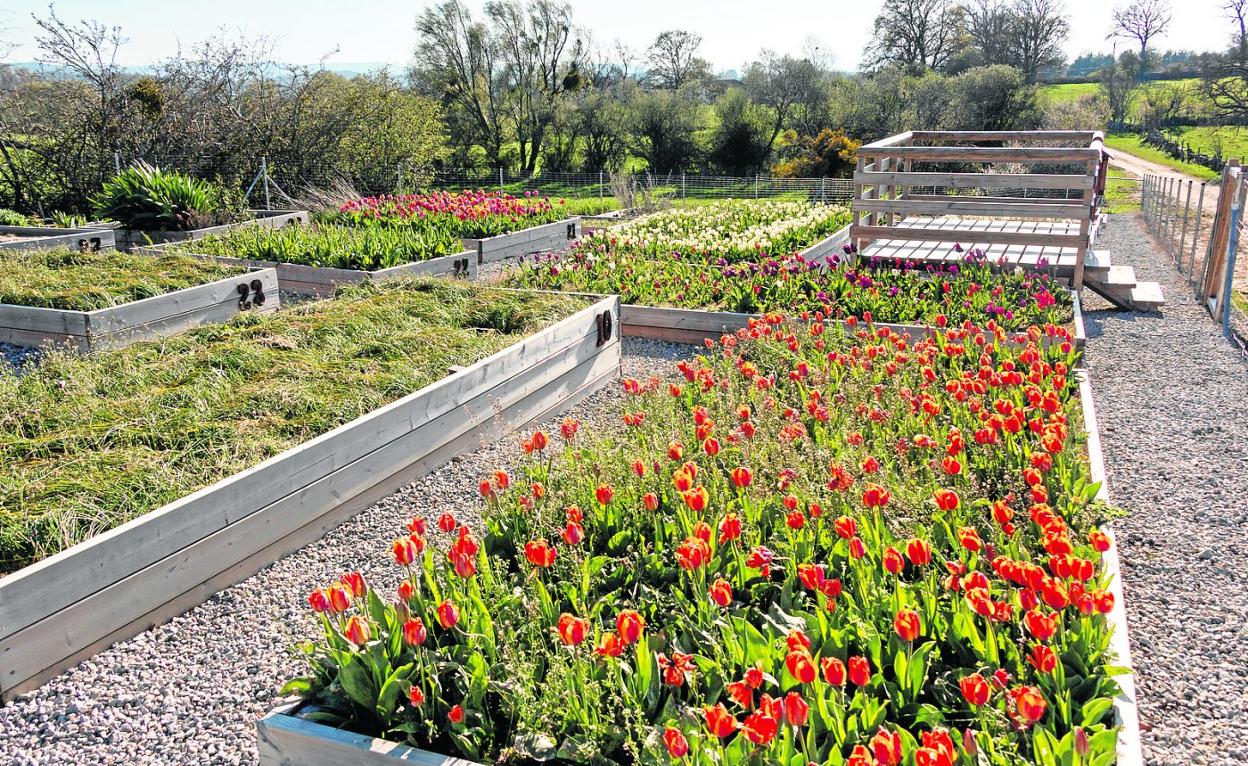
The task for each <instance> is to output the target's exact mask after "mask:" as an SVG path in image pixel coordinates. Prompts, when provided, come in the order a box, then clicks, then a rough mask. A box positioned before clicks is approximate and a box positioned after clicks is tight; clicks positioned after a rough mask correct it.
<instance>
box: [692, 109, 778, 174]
mask: <svg viewBox="0 0 1248 766" xmlns="http://www.w3.org/2000/svg"><path fill="white" fill-rule="evenodd" d="M764 121H765V116H764V115H763V114H762V109H761V108H760V107H758V106H756V105H755V104H754V103H753V102H752V101H750V99H749V98H748V97H746V95H745V91H743V90H741V89H740V88H729V89H728V92H727V93H725V94H724V95H722V96H720V97H719V100H718V101H716V102H715V128H714V130H713V131H712V132H711V146H710V151H709V152H708V153H707V159H708V160H709V161H710V162H711V165H712V166H713V167H714V168H715V169H717V170H719V171H721V172H722V173H724V174H726V175H731V176H744V175H752V174H754V173H757V172H758V171H759V170H761V169H762V168H763V166H764V165H765V164H766V162H767V155H768V138H769V135H768V131H767V127H766V125H765V124H764Z"/></svg>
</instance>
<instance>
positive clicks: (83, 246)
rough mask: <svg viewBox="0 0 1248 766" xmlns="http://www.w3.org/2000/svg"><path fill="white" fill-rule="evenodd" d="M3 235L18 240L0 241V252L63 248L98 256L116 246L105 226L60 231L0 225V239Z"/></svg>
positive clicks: (48, 228)
mask: <svg viewBox="0 0 1248 766" xmlns="http://www.w3.org/2000/svg"><path fill="white" fill-rule="evenodd" d="M5 235H9V236H14V237H19V239H11V240H8V241H2V240H0V250H51V249H53V248H59V247H67V248H69V249H70V250H77V251H78V252H80V253H98V252H100V251H101V250H112V249H113V248H114V247H116V238H115V236H114V233H113V230H112V229H111V228H107V227H105V228H98V229H97V228H91V227H89V226H84V227H79V228H74V229H62V228H59V227H56V226H0V238H3V237H4V236H5Z"/></svg>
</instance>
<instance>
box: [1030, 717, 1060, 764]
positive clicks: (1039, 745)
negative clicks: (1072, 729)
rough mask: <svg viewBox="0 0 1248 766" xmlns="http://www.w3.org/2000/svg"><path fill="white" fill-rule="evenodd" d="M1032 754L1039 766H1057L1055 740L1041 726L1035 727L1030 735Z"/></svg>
mask: <svg viewBox="0 0 1248 766" xmlns="http://www.w3.org/2000/svg"><path fill="white" fill-rule="evenodd" d="M1031 749H1032V754H1033V755H1035V757H1036V762H1037V763H1038V764H1039V766H1057V739H1056V738H1054V736H1053V735H1052V734H1050V733H1049V730H1048V729H1046V728H1044V727H1043V726H1037V727H1036V728H1035V729H1034V730H1033V731H1032V735H1031Z"/></svg>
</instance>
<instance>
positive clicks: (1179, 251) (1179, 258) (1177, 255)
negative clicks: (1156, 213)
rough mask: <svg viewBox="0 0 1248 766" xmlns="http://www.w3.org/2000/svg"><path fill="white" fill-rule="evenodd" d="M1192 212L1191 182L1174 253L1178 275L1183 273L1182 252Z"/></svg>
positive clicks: (1189, 182)
mask: <svg viewBox="0 0 1248 766" xmlns="http://www.w3.org/2000/svg"><path fill="white" fill-rule="evenodd" d="M1191 212H1192V182H1191V181H1188V182H1187V199H1186V200H1185V201H1184V203H1183V231H1182V233H1181V234H1179V246H1178V248H1177V249H1176V250H1175V253H1174V263H1175V265H1176V266H1178V267H1179V273H1180V274H1182V273H1183V251H1184V250H1186V249H1187V248H1186V247H1184V245H1185V243H1186V242H1187V219H1188V216H1190V215H1191Z"/></svg>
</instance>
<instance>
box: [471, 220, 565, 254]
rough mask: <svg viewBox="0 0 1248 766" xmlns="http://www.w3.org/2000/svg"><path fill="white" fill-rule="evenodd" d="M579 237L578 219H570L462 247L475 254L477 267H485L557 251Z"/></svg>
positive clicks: (476, 240)
mask: <svg viewBox="0 0 1248 766" xmlns="http://www.w3.org/2000/svg"><path fill="white" fill-rule="evenodd" d="M580 236H581V218H580V216H572V217H570V218H565V219H563V220H562V221H554V222H552V223H546V224H542V225H540V226H533V227H530V228H528V229H521V230H520V231H513V232H510V233H508V234H500V235H498V236H497V237H486V238H484V239H466V240H464V246H465V247H466V248H467V249H469V250H472V249H475V250H476V251H477V263H478V264H485V263H492V262H495V261H501V260H503V259H505V258H513V257H516V256H520V255H528V254H530V253H537V252H542V251H543V250H558V249H561V248H563V247H566V246H567V243H568V242H571V241H573V240H576V239H579V238H580Z"/></svg>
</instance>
